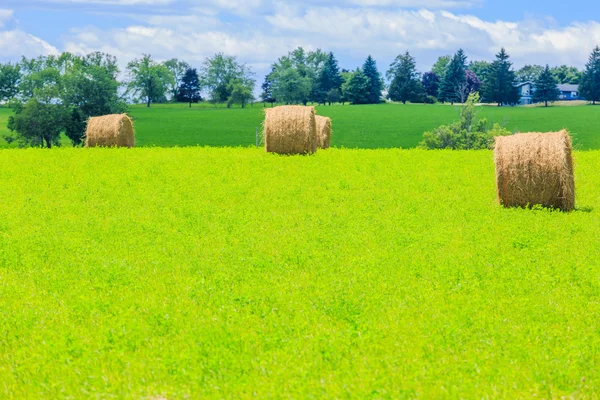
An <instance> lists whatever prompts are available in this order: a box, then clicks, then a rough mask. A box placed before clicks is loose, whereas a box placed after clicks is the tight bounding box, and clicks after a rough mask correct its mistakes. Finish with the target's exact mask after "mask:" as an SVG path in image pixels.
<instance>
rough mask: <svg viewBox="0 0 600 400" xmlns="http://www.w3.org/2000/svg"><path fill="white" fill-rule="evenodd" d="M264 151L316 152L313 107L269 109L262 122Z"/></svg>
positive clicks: (315, 127) (288, 152)
mask: <svg viewBox="0 0 600 400" xmlns="http://www.w3.org/2000/svg"><path fill="white" fill-rule="evenodd" d="M264 141H265V150H266V151H267V152H268V153H278V154H311V153H314V152H315V151H317V125H316V122H315V109H314V107H303V106H280V107H274V108H269V109H267V110H266V113H265V122H264Z"/></svg>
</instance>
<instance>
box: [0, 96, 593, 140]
mask: <svg viewBox="0 0 600 400" xmlns="http://www.w3.org/2000/svg"><path fill="white" fill-rule="evenodd" d="M8 112H9V110H6V109H0V137H1V136H2V130H3V129H5V128H4V127H5V126H6V123H5V122H2V119H3V118H4V119H6V118H7V116H8ZM318 112H319V114H321V115H326V116H330V117H332V118H333V124H334V136H333V139H332V140H333V145H334V146H337V147H346V148H391V147H403V148H411V147H415V146H416V145H417V144H418V143H419V142H420V141H421V138H422V136H423V132H425V131H427V130H430V129H432V128H435V127H436V126H439V125H441V124H444V123H449V122H451V121H453V120H455V119H457V116H458V108H456V107H452V106H449V105H422V104H417V105H399V104H382V105H374V106H373V105H371V106H332V107H318ZM131 114H132V115H133V116H134V117H135V119H136V128H137V142H138V145H139V146H160V147H171V146H180V147H182V146H197V145H201V146H219V147H222V146H230V147H237V146H250V145H253V144H254V143H255V140H256V139H255V137H256V136H255V132H256V128H257V127H260V126H261V123H262V119H263V109H262V105H260V104H257V105H255V106H254V107H249V108H248V109H239V108H237V109H226V108H216V109H215V108H213V107H210V106H207V105H202V106H198V105H194V108H192V109H189V108H187V106H186V105H171V104H169V105H153V106H152V108H150V109H147V108H145V107H144V106H133V107H132V108H131ZM480 116H481V117H486V118H488V119H489V120H490V121H493V122H499V123H504V124H506V125H507V126H508V128H510V129H511V130H515V131H516V130H518V131H521V132H525V131H552V130H560V129H562V128H568V129H569V130H570V131H571V133H572V134H573V136H574V138H575V144H576V146H577V148H580V149H600V107H592V106H580V107H549V108H526V107H502V108H498V107H482V108H481V110H480ZM67 143H68V141H67ZM3 144H4V141H3V140H1V139H0V147H2V145H3Z"/></svg>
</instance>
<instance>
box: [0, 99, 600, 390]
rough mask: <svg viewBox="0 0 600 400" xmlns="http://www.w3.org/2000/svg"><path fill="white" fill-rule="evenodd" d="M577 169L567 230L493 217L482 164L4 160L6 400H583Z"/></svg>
mask: <svg viewBox="0 0 600 400" xmlns="http://www.w3.org/2000/svg"><path fill="white" fill-rule="evenodd" d="M346 109H348V110H352V108H350V107H346V108H342V107H339V108H332V109H331V112H332V113H336V112H339V113H344V112H346V111H345V110H346ZM365 109H367V108H365ZM381 109H382V110H386V109H389V110H404V109H409V107H407V108H403V107H396V108H394V107H381ZM425 109H426V108H424V107H423V108H421V109H420V110H425ZM432 109H434V110H437V109H436V108H432ZM448 109H449V110H451V109H450V108H448ZM355 110H357V112H359V111H358V110H361V108H356V109H355ZM155 112H157V115H158V113H160V111H158V110H157V111H155ZM490 112H493V111H490ZM136 113H137V114H138V115H139V116H140V117H139V121H140V122H139V124H140V125H139V127H140V132H141V133H140V135H141V136H142V137H143V136H144V133H143V132H145V131H146V128H143V127H144V124H145V123H147V122H144V121H145V118H144V115H147V116H150V115H152V114H150V113H148V114H144V112H137V110H136ZM177 113H180V115H183V116H188V117H189V116H191V115H228V116H234V115H235V116H238V117H239V118H246V117H248V116H252V115H255V116H256V115H257V114H258V112H257V111H231V112H222V111H215V112H214V113H213V114H209V113H208V112H207V113H206V114H202V113H201V112H198V114H192V113H187V114H186V113H185V112H184V111H170V112H163V115H171V116H172V115H175V114H177ZM515 113H520V111H515ZM339 115H342V114H339ZM349 115H350V114H347V116H349ZM232 118H233V117H232ZM339 118H340V119H341V117H339ZM171 119H172V120H177V121H184V120H187V121H191V120H192V118H189V119H185V118H183V117H182V118H171ZM215 119H216V118H215ZM155 121H157V122H156V124H158V119H157V120H155ZM248 121H251V118H250V117H248ZM363 123H364V124H365V126H366V125H367V123H366V120H363ZM339 124H340V125H343V123H342V122H340V123H339ZM146 126H148V127H149V126H150V125H146ZM164 126H165V127H166V126H167V124H166V123H165V125H164ZM190 126H193V125H192V124H191V123H190ZM200 126H202V125H200ZM380 126H383V125H380ZM158 128H159V127H158V126H157V132H158V131H160V129H158ZM161 129H162V128H161ZM389 129H391V125H390V126H389ZM340 130H341V131H343V129H341V128H340ZM173 132H174V133H173V135H176V134H177V133H178V132H182V129H181V126H177V125H175V126H174V127H173ZM341 135H342V134H341V133H340V136H341ZM189 140H192V138H191V137H190V138H189ZM575 156H576V161H577V169H576V177H577V193H578V201H577V203H578V210H577V211H575V212H573V213H569V214H565V213H560V212H549V211H545V210H534V211H532V210H520V209H512V210H507V209H503V208H502V207H500V206H499V205H498V204H497V202H496V198H495V190H494V168H493V161H492V158H493V157H492V153H491V152H489V151H457V152H451V151H435V152H426V151H420V150H395V149H392V150H336V149H332V150H329V151H321V152H319V153H317V154H316V155H315V156H312V157H280V156H274V155H269V154H265V153H264V152H263V151H261V150H256V149H218V148H186V149H160V148H156V149H143V148H139V149H133V150H125V149H92V150H87V149H56V150H53V151H45V150H40V149H29V150H1V151H0V182H1V183H2V184H0V398H3V399H4V398H7V399H9V398H24V399H38V398H40V399H42V398H43V399H54V398H140V399H162V398H168V399H179V398H191V399H195V398H225V399H243V398H259V399H265V398H294V399H301V398H315V399H317V398H358V399H404V398H424V399H441V398H483V399H491V398H500V399H506V398H512V399H514V398H562V397H564V398H595V397H596V396H597V394H598V393H600V369H598V365H600V351H599V349H600V325H599V321H600V279H599V278H600V258H599V257H598V249H599V248H600V236H599V235H598V226H600V214H599V211H600V191H599V189H598V188H600V174H598V168H597V166H598V163H599V162H600V152H598V151H594V152H577V153H576V155H575Z"/></svg>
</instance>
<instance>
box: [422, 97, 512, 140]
mask: <svg viewBox="0 0 600 400" xmlns="http://www.w3.org/2000/svg"><path fill="white" fill-rule="evenodd" d="M478 102H479V94H478V93H471V94H470V95H469V98H468V100H467V102H466V103H465V104H464V106H463V107H462V110H461V113H460V119H459V120H458V121H457V122H454V123H452V124H450V125H442V126H440V127H438V128H435V129H434V130H433V131H431V132H425V133H424V134H423V141H422V142H421V143H420V144H419V147H420V148H424V149H430V150H433V149H452V150H478V149H491V148H492V146H493V144H494V138H495V137H496V136H507V135H511V134H512V133H511V132H510V131H509V130H507V129H506V128H504V127H503V126H501V125H500V124H497V123H496V124H494V125H493V126H490V124H489V122H488V121H487V119H485V118H484V119H481V120H476V119H475V117H476V115H477V107H476V104H477V103H478Z"/></svg>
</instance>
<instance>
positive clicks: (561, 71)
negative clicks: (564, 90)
mask: <svg viewBox="0 0 600 400" xmlns="http://www.w3.org/2000/svg"><path fill="white" fill-rule="evenodd" d="M550 70H551V71H552V75H553V76H554V79H556V81H557V82H558V83H559V84H565V83H568V84H572V85H579V84H580V83H581V79H582V78H583V72H581V71H580V70H578V69H577V68H575V67H569V66H567V65H561V66H558V67H552V68H551V69H550Z"/></svg>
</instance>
